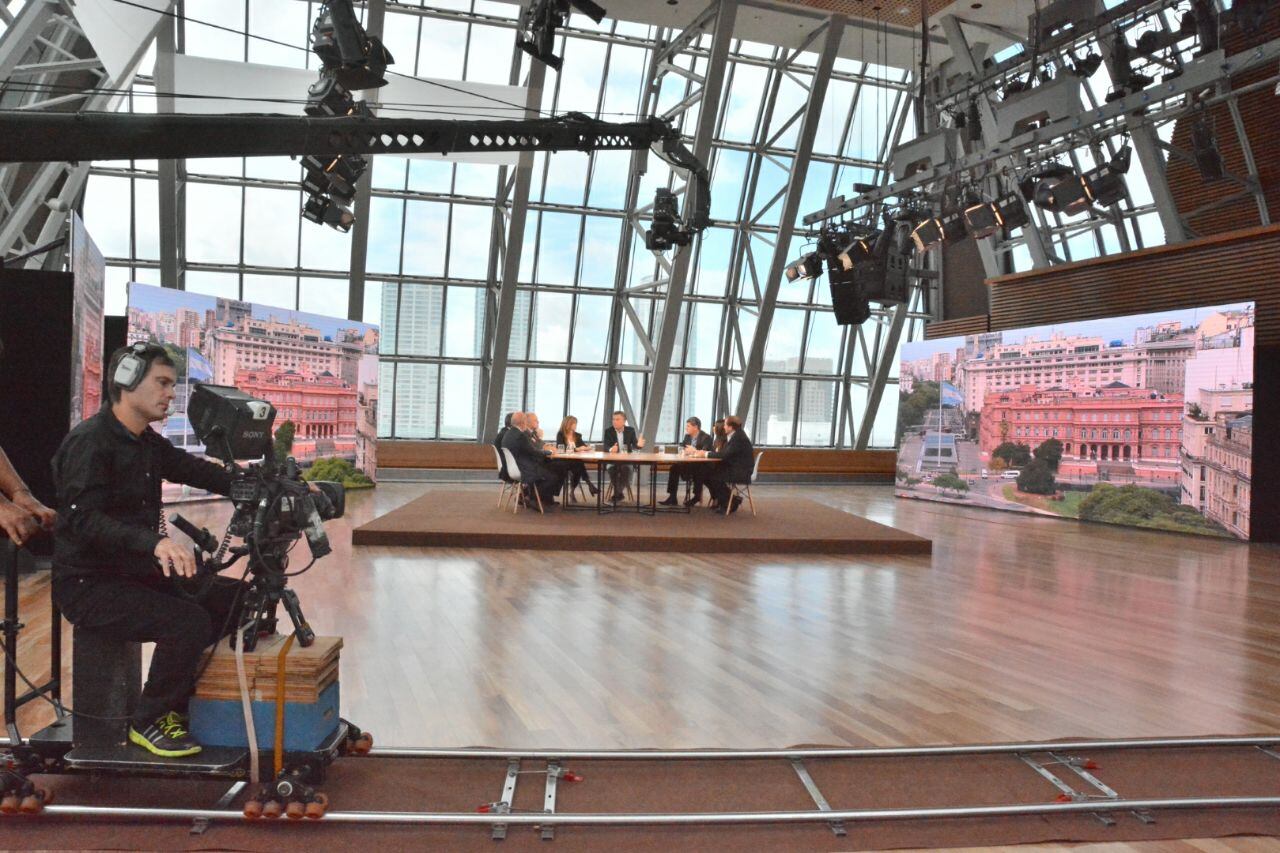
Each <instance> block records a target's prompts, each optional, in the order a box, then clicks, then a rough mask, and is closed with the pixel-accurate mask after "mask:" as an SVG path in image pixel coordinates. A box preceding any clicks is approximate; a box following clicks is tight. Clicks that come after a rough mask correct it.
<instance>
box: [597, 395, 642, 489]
mask: <svg viewBox="0 0 1280 853" xmlns="http://www.w3.org/2000/svg"><path fill="white" fill-rule="evenodd" d="M642 447H644V436H643V435H639V436H638V435H636V431H635V427H629V426H627V416H626V414H625V413H623V412H614V413H613V426H611V427H608V428H607V429H606V430H605V431H604V449H605V452H606V453H630V452H632V451H633V450H636V449H638V448H642ZM634 467H635V466H634V465H610V466H609V480H610V482H612V483H613V502H614V503H621V502H622V498H623V495H624V494H625V493H626V491H627V486H628V485H629V484H630V482H631V469H632V468H634Z"/></svg>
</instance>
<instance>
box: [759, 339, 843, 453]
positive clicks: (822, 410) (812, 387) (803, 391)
mask: <svg viewBox="0 0 1280 853" xmlns="http://www.w3.org/2000/svg"><path fill="white" fill-rule="evenodd" d="M799 368H800V358H799V357H798V356H795V357H792V358H788V359H786V360H784V361H766V362H765V363H764V371H765V372H766V373H772V372H776V373H796V372H798V370H799ZM831 369H832V362H831V359H829V358H813V359H809V370H808V372H810V373H822V372H829V371H830V370H831ZM796 383H799V385H800V387H799V411H798V412H797V410H796V405H797V400H796V394H797V388H796ZM756 396H757V403H756V407H757V412H758V421H757V423H758V424H759V426H758V427H757V429H759V430H760V432H761V435H759V436H756V437H755V439H756V441H757V442H758V443H760V444H790V443H791V427H792V422H793V421H794V422H795V424H796V429H797V433H796V437H797V441H799V442H800V443H805V441H804V439H805V438H806V437H808V439H809V441H810V442H813V441H817V440H821V439H820V438H819V437H820V436H829V435H830V433H831V418H832V414H833V413H834V411H835V386H834V385H833V384H832V383H830V382H805V381H804V380H802V379H778V378H772V379H761V380H760V391H759V393H758V394H757V395H756ZM797 415H798V416H797Z"/></svg>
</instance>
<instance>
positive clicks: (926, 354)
mask: <svg viewBox="0 0 1280 853" xmlns="http://www.w3.org/2000/svg"><path fill="white" fill-rule="evenodd" d="M903 353H904V357H903V362H902V365H901V381H900V392H901V394H902V400H903V404H904V408H905V404H906V403H907V401H908V400H910V399H912V395H913V394H915V393H917V392H918V391H919V390H920V389H922V387H925V386H928V387H933V386H936V387H937V388H938V389H940V393H938V392H935V394H936V396H934V397H931V398H929V399H931V400H935V401H939V402H938V403H936V405H937V411H936V413H935V412H933V411H930V410H925V411H923V412H922V417H920V418H919V420H920V423H919V424H905V423H904V424H902V425H901V426H902V434H903V440H902V449H901V450H900V456H899V465H900V468H901V469H902V470H904V471H905V472H906V474H907V475H910V473H911V472H912V471H921V470H924V469H926V468H927V467H928V465H927V460H926V464H925V465H923V466H921V465H919V464H918V460H914V459H913V458H912V454H913V453H914V454H917V455H919V456H920V457H921V458H922V459H923V458H925V457H927V456H928V450H927V449H925V448H927V447H930V446H932V445H931V444H930V442H933V443H935V444H936V443H937V442H938V441H939V440H940V439H939V438H932V437H931V436H933V435H935V434H953V435H954V436H955V438H954V441H955V451H954V459H955V460H956V462H955V465H954V466H948V468H954V471H953V472H952V473H954V474H955V475H957V476H958V477H960V478H961V479H964V480H966V481H967V482H968V483H969V485H970V489H969V491H968V492H967V493H964V497H963V499H964V500H966V501H968V502H970V503H974V504H979V505H988V506H994V507H998V508H1002V509H1020V510H1022V511H1045V512H1051V513H1054V514H1070V512H1069V509H1068V508H1069V507H1074V506H1075V504H1074V503H1072V502H1070V501H1064V496H1067V497H1069V496H1070V493H1072V492H1074V493H1076V494H1075V497H1076V499H1077V500H1079V499H1080V497H1081V493H1087V492H1088V491H1089V490H1091V489H1092V488H1093V487H1094V486H1095V485H1096V484H1099V483H1106V484H1110V485H1114V486H1132V487H1135V488H1140V489H1149V490H1154V491H1156V492H1159V493H1160V494H1161V495H1164V496H1166V497H1167V498H1171V499H1173V500H1174V501H1176V504H1177V505H1178V506H1181V507H1187V508H1190V509H1193V510H1195V512H1197V513H1199V514H1200V515H1201V516H1203V518H1205V519H1208V520H1209V521H1210V522H1212V524H1213V525H1214V526H1215V530H1216V531H1217V532H1218V533H1219V535H1232V536H1237V537H1240V538H1247V537H1248V535H1249V516H1250V511H1249V501H1250V495H1251V489H1250V475H1251V470H1252V452H1253V417H1252V412H1253V355H1254V307H1253V305H1252V304H1242V305H1235V306H1223V307H1215V308H1202V309H1197V310H1188V311H1173V312H1165V313H1162V314H1159V315H1142V316H1138V317H1128V318H1116V319H1108V320H1097V321H1089V322H1082V323H1074V324H1069V325H1066V326H1059V327H1053V328H1048V327H1045V328H1037V329H1026V330H1017V331H1005V332H989V333H985V334H979V335H971V336H967V337H964V338H953V339H945V340H937V341H925V342H918V343H913V344H907V345H904V348H903ZM906 410H907V411H910V412H912V413H913V416H914V413H915V412H916V411H919V409H918V407H917V409H910V408H906ZM1051 440H1053V441H1056V442H1057V443H1058V445H1059V447H1058V450H1059V451H1060V458H1057V459H1056V462H1055V466H1056V467H1055V470H1054V483H1055V488H1056V489H1057V491H1058V493H1057V495H1056V498H1055V500H1057V501H1059V502H1062V507H1063V508H1059V507H1058V506H1056V505H1054V504H1052V503H1050V504H1045V502H1044V501H1042V500H1038V499H1032V498H1031V497H1030V496H1028V495H1025V494H1023V493H1022V492H1021V490H1020V488H1019V487H1017V486H1015V485H1014V484H1012V483H1010V482H1008V481H1009V480H1011V479H1013V478H1014V477H1015V476H1016V474H1017V473H1018V472H1017V470H1016V468H1015V471H1014V472H1012V473H1010V474H1008V475H1006V476H1004V477H1002V478H1001V482H999V483H996V482H994V479H995V478H993V477H991V476H990V473H989V472H990V470H991V469H1002V470H1003V469H1004V467H1005V462H1004V461H1003V458H1004V456H1005V455H1007V454H1008V451H1007V450H1004V451H1002V452H1001V454H1000V455H1001V456H1002V458H1001V459H996V458H995V457H996V455H997V454H996V450H997V448H1001V447H1005V448H1008V447H1009V446H1010V445H1021V446H1023V447H1024V448H1025V449H1026V450H1027V451H1030V452H1032V453H1033V454H1034V453H1035V451H1036V450H1037V448H1040V446H1041V445H1043V444H1044V443H1045V442H1048V441H1051ZM917 448H920V449H918V450H917ZM1023 458H1025V457H1023ZM913 462H917V464H915V465H914V467H913ZM901 479H903V478H902V477H900V480H901ZM962 491H963V490H957V489H954V488H953V489H951V490H950V492H948V496H949V497H950V498H951V499H959V498H958V497H957V495H958V494H960V493H961V492H962ZM912 496H913V497H921V496H929V495H928V494H927V493H926V494H924V495H922V494H921V493H920V491H919V490H918V489H917V490H915V493H914V494H912ZM1045 506H1048V509H1047V510H1046V509H1044V507H1045ZM1179 511H1180V512H1182V511H1184V510H1179Z"/></svg>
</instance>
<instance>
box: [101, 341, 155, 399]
mask: <svg viewBox="0 0 1280 853" xmlns="http://www.w3.org/2000/svg"><path fill="white" fill-rule="evenodd" d="M151 348H152V347H151V345H150V344H148V343H145V342H144V341H138V342H137V343H135V344H134V345H133V346H131V347H130V348H129V352H127V353H125V355H124V357H123V358H121V359H120V363H119V364H117V365H116V372H115V373H113V374H112V375H111V381H112V383H114V384H115V385H118V386H120V388H121V390H124V391H132V390H133V389H135V388H137V387H138V385H139V383H141V382H142V377H144V376H146V375H147V365H149V364H150V363H151V360H150V359H148V358H144V356H145V355H146V353H147V350H149V349H151Z"/></svg>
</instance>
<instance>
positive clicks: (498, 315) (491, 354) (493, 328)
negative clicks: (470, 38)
mask: <svg viewBox="0 0 1280 853" xmlns="http://www.w3.org/2000/svg"><path fill="white" fill-rule="evenodd" d="M523 56H524V54H523V53H522V52H521V51H520V50H518V49H513V58H512V62H511V84H512V85H515V84H516V82H517V81H518V80H519V74H520V66H521V60H522V57H523ZM545 81H546V66H544V65H543V64H542V63H541V62H531V63H530V68H529V76H528V79H527V80H526V81H525V86H526V95H525V110H526V115H528V116H533V115H535V114H536V113H537V110H538V107H539V105H540V104H541V103H542V88H543V85H544V83H545ZM507 172H508V169H507V167H506V166H503V167H502V168H501V169H499V170H498V188H497V197H496V198H495V200H494V213H493V237H492V240H491V241H490V245H489V273H488V286H487V288H486V295H485V343H484V349H483V355H482V359H483V361H482V365H481V366H482V367H483V368H486V369H484V370H482V371H481V386H480V397H481V399H482V400H483V401H484V405H483V408H482V410H481V411H480V413H479V417H478V422H477V432H478V433H479V435H478V436H477V437H478V438H479V439H480V440H481V441H492V440H493V437H494V436H495V435H497V432H498V425H499V424H500V423H501V421H502V411H501V409H502V396H503V392H504V391H505V390H506V380H507V360H508V356H509V355H510V351H511V332H512V329H511V323H512V319H513V317H514V316H515V305H516V290H517V286H518V283H517V278H518V276H519V274H520V256H521V253H522V252H523V249H524V231H525V222H526V220H527V219H528V214H529V188H530V186H531V184H532V181H533V152H532V151H529V152H526V153H523V154H521V155H520V162H519V163H518V164H517V166H516V168H515V169H514V170H513V173H512V175H511V177H510V179H508V177H507ZM508 206H510V210H508V209H507V208H508ZM504 226H505V227H504Z"/></svg>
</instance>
